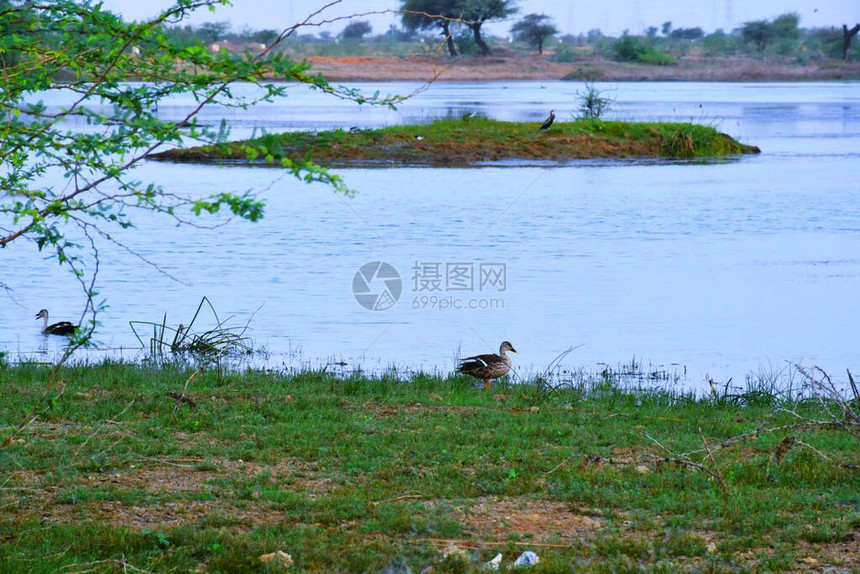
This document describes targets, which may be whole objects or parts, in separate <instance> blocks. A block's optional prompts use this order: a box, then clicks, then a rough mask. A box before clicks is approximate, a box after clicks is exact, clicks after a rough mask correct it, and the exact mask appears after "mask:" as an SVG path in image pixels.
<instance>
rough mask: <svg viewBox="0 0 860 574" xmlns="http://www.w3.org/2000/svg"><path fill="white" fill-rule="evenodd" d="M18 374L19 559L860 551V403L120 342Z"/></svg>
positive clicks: (568, 560) (7, 377)
mask: <svg viewBox="0 0 860 574" xmlns="http://www.w3.org/2000/svg"><path fill="white" fill-rule="evenodd" d="M0 389H2V396H3V401H2V403H0V427H2V428H0V441H2V442H0V444H2V449H0V477H2V478H0V496H2V502H0V570H2V571H3V572H117V571H127V572H140V571H148V572H166V571H199V572H241V571H275V570H278V566H276V565H275V564H274V563H270V564H264V563H263V562H262V561H261V560H260V558H259V557H260V556H262V555H265V554H269V553H272V552H276V551H279V550H280V551H283V552H286V553H288V554H290V555H291V557H292V559H293V561H294V564H293V566H292V569H294V570H296V571H341V572H345V571H350V572H379V571H383V570H384V571H387V572H407V571H411V572H426V571H431V570H425V569H426V568H431V569H432V571H433V572H468V571H473V570H475V571H476V570H478V569H480V567H481V565H482V564H483V563H484V562H486V561H487V560H490V559H491V558H492V557H493V556H495V555H496V554H497V553H502V555H503V565H502V567H503V568H504V567H505V565H509V564H510V563H511V561H512V560H513V559H515V558H516V556H518V555H519V554H520V553H521V552H523V551H525V550H532V551H534V552H535V553H537V554H538V555H539V556H540V559H541V562H540V563H539V564H538V565H537V566H535V567H533V568H532V569H531V571H536V572H569V571H577V572H617V571H624V572H626V571H641V570H645V571H656V572H675V571H710V572H723V571H727V570H728V571H796V570H802V569H816V568H819V569H820V568H824V567H828V568H830V570H828V571H832V572H852V571H854V572H856V571H857V570H858V568H860V471H858V466H857V465H858V464H860V456H858V453H860V448H858V447H860V439H858V436H860V433H858V423H860V421H858V420H855V419H852V418H851V417H852V416H853V415H852V413H856V410H851V405H852V404H853V403H842V406H843V407H844V406H845V405H848V407H847V408H848V410H840V404H839V403H838V402H833V401H832V400H829V399H826V398H825V399H824V400H822V401H817V400H805V401H798V400H792V399H791V398H790V397H792V396H795V395H793V394H792V395H788V396H784V395H780V394H778V393H775V392H772V391H766V390H763V389H750V390H749V391H748V392H745V393H740V394H738V395H732V396H727V395H723V396H710V397H695V396H693V395H688V394H681V393H678V392H671V391H648V392H643V391H634V390H629V389H627V390H626V389H623V388H622V387H621V386H620V385H619V383H618V382H617V380H616V378H615V377H614V375H613V374H612V373H604V374H603V375H602V376H599V375H598V376H595V377H594V378H592V380H589V381H588V382H583V383H578V384H575V385H572V386H570V387H567V388H564V389H558V390H552V389H547V388H544V387H542V386H540V385H538V384H523V385H509V384H508V383H506V382H504V381H501V382H497V383H495V384H494V387H493V389H492V390H491V391H489V392H486V391H484V390H483V389H479V388H475V387H474V381H473V380H472V379H469V378H466V377H462V376H453V377H448V378H440V377H435V376H426V375H413V376H410V377H409V378H408V380H398V379H396V378H395V377H394V376H382V377H378V378H365V377H358V376H353V377H347V378H338V377H334V376H332V375H329V374H326V373H325V372H304V373H300V374H296V375H279V374H274V373H265V372H246V373H242V374H230V375H219V374H218V373H217V372H216V371H208V372H203V373H200V374H199V375H193V371H192V370H191V369H188V368H185V367H179V366H171V365H166V366H158V367H155V366H146V365H129V364H117V363H110V362H106V363H103V364H99V365H90V366H73V367H67V368H64V369H62V370H61V371H60V372H59V373H58V374H57V375H56V376H55V377H52V376H51V371H50V369H49V368H48V367H45V366H38V365H19V366H8V365H6V366H0ZM183 390H185V395H184V396H185V397H187V398H188V399H190V400H191V403H189V402H184V401H177V400H176V399H175V398H173V397H171V396H169V394H168V393H175V394H176V396H183V395H182V393H183ZM795 398H796V396H795ZM814 421H820V422H819V423H818V424H816V423H815V422H814ZM728 439H733V440H732V441H728ZM727 441H728V442H727ZM386 569H388V570H386ZM407 569H408V570H407Z"/></svg>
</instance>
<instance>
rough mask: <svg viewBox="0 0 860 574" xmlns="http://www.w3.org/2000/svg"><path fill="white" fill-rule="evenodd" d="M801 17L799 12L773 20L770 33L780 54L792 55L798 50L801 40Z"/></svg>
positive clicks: (789, 13) (788, 13)
mask: <svg viewBox="0 0 860 574" xmlns="http://www.w3.org/2000/svg"><path fill="white" fill-rule="evenodd" d="M799 24H800V16H799V15H798V14H797V12H787V13H785V14H781V15H779V16H777V17H776V18H774V19H773V21H772V22H771V23H770V32H771V37H772V38H773V41H774V42H775V43H776V48H777V51H778V52H779V53H780V54H790V53H792V52H793V51H794V50H795V49H796V48H797V40H798V38H800V27H799Z"/></svg>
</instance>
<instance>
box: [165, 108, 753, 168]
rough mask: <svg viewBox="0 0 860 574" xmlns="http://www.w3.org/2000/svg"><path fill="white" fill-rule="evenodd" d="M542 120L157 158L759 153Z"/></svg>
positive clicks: (268, 143) (239, 145)
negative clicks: (544, 126)
mask: <svg viewBox="0 0 860 574" xmlns="http://www.w3.org/2000/svg"><path fill="white" fill-rule="evenodd" d="M538 126H539V124H537V123H528V122H502V121H496V120H490V119H482V118H472V119H464V120H459V119H445V120H437V121H435V122H433V123H430V124H422V125H408V126H394V127H389V128H384V129H376V130H350V131H345V130H333V131H323V132H291V133H284V134H268V135H264V136H262V137H260V138H256V139H252V140H247V141H241V142H231V143H223V144H218V145H213V146H202V147H195V148H188V149H176V150H170V151H167V152H163V153H160V154H156V155H155V156H153V157H154V158H155V159H167V160H174V161H224V160H229V161H243V162H257V161H258V162H269V163H274V162H282V161H285V160H288V161H291V162H293V161H299V160H306V159H308V158H310V159H312V160H313V161H316V162H321V163H325V164H327V165H334V166H338V165H341V166H343V165H348V166H356V165H371V166H373V165H387V164H401V165H450V166H460V165H471V164H476V163H483V162H501V161H511V160H540V161H558V162H563V161H568V160H573V159H592V158H638V157H667V158H693V157H709V156H725V155H740V154H745V153H758V152H759V149H758V148H757V147H754V146H749V145H744V144H741V143H738V142H737V141H735V140H734V139H732V138H731V137H730V136H728V135H726V134H723V133H721V132H719V131H718V130H717V129H716V128H714V127H712V126H704V125H698V124H692V123H646V122H618V121H603V120H599V119H590V120H578V121H573V122H566V123H564V122H556V123H555V124H553V126H552V127H551V128H550V129H549V130H547V131H545V132H543V133H537V128H538Z"/></svg>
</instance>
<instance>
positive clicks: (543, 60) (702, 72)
mask: <svg viewBox="0 0 860 574" xmlns="http://www.w3.org/2000/svg"><path fill="white" fill-rule="evenodd" d="M550 57H551V54H550V53H547V54H546V55H544V56H538V55H520V54H508V53H503V54H502V55H499V56H497V57H489V58H480V57H471V58H457V59H450V58H431V57H418V56H414V57H360V58H359V57H347V58H333V57H323V56H312V57H310V58H308V61H310V62H311V63H312V64H313V70H314V71H315V72H321V73H322V74H323V75H324V76H325V77H326V78H328V79H330V80H334V81H340V82H344V81H433V80H441V81H489V80H559V79H563V78H566V77H568V78H570V79H574V80H591V81H615V82H620V81H688V82H689V81H703V82H757V81H813V80H817V81H821V80H856V79H860V62H842V61H837V60H824V61H821V62H810V63H808V64H805V65H799V64H797V63H796V62H793V61H791V60H790V59H785V60H766V61H765V60H761V59H758V58H739V57H732V58H701V57H684V58H681V59H680V61H679V63H678V65H675V66H654V65H645V64H633V63H624V62H615V61H612V60H606V59H604V58H603V57H601V56H589V57H583V58H579V59H577V60H576V61H574V62H569V63H563V62H553V61H551V60H550V59H549V58H550Z"/></svg>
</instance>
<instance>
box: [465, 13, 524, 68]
mask: <svg viewBox="0 0 860 574" xmlns="http://www.w3.org/2000/svg"><path fill="white" fill-rule="evenodd" d="M456 3H457V4H458V5H459V6H460V7H462V10H459V12H460V15H461V18H462V19H463V20H464V23H465V24H466V26H468V27H469V28H471V29H472V33H473V34H474V36H475V43H476V44H477V45H478V47H479V48H480V49H481V55H482V56H489V55H490V54H491V53H492V51H491V50H490V47H489V46H488V45H487V43H486V42H485V41H484V38H483V36H482V35H481V27H482V26H483V25H484V23H486V22H489V21H492V20H501V19H503V18H507V17H508V16H511V15H513V14H516V13H517V12H518V11H519V8H517V6H516V0H459V1H458V2H456ZM455 11H456V10H455Z"/></svg>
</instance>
